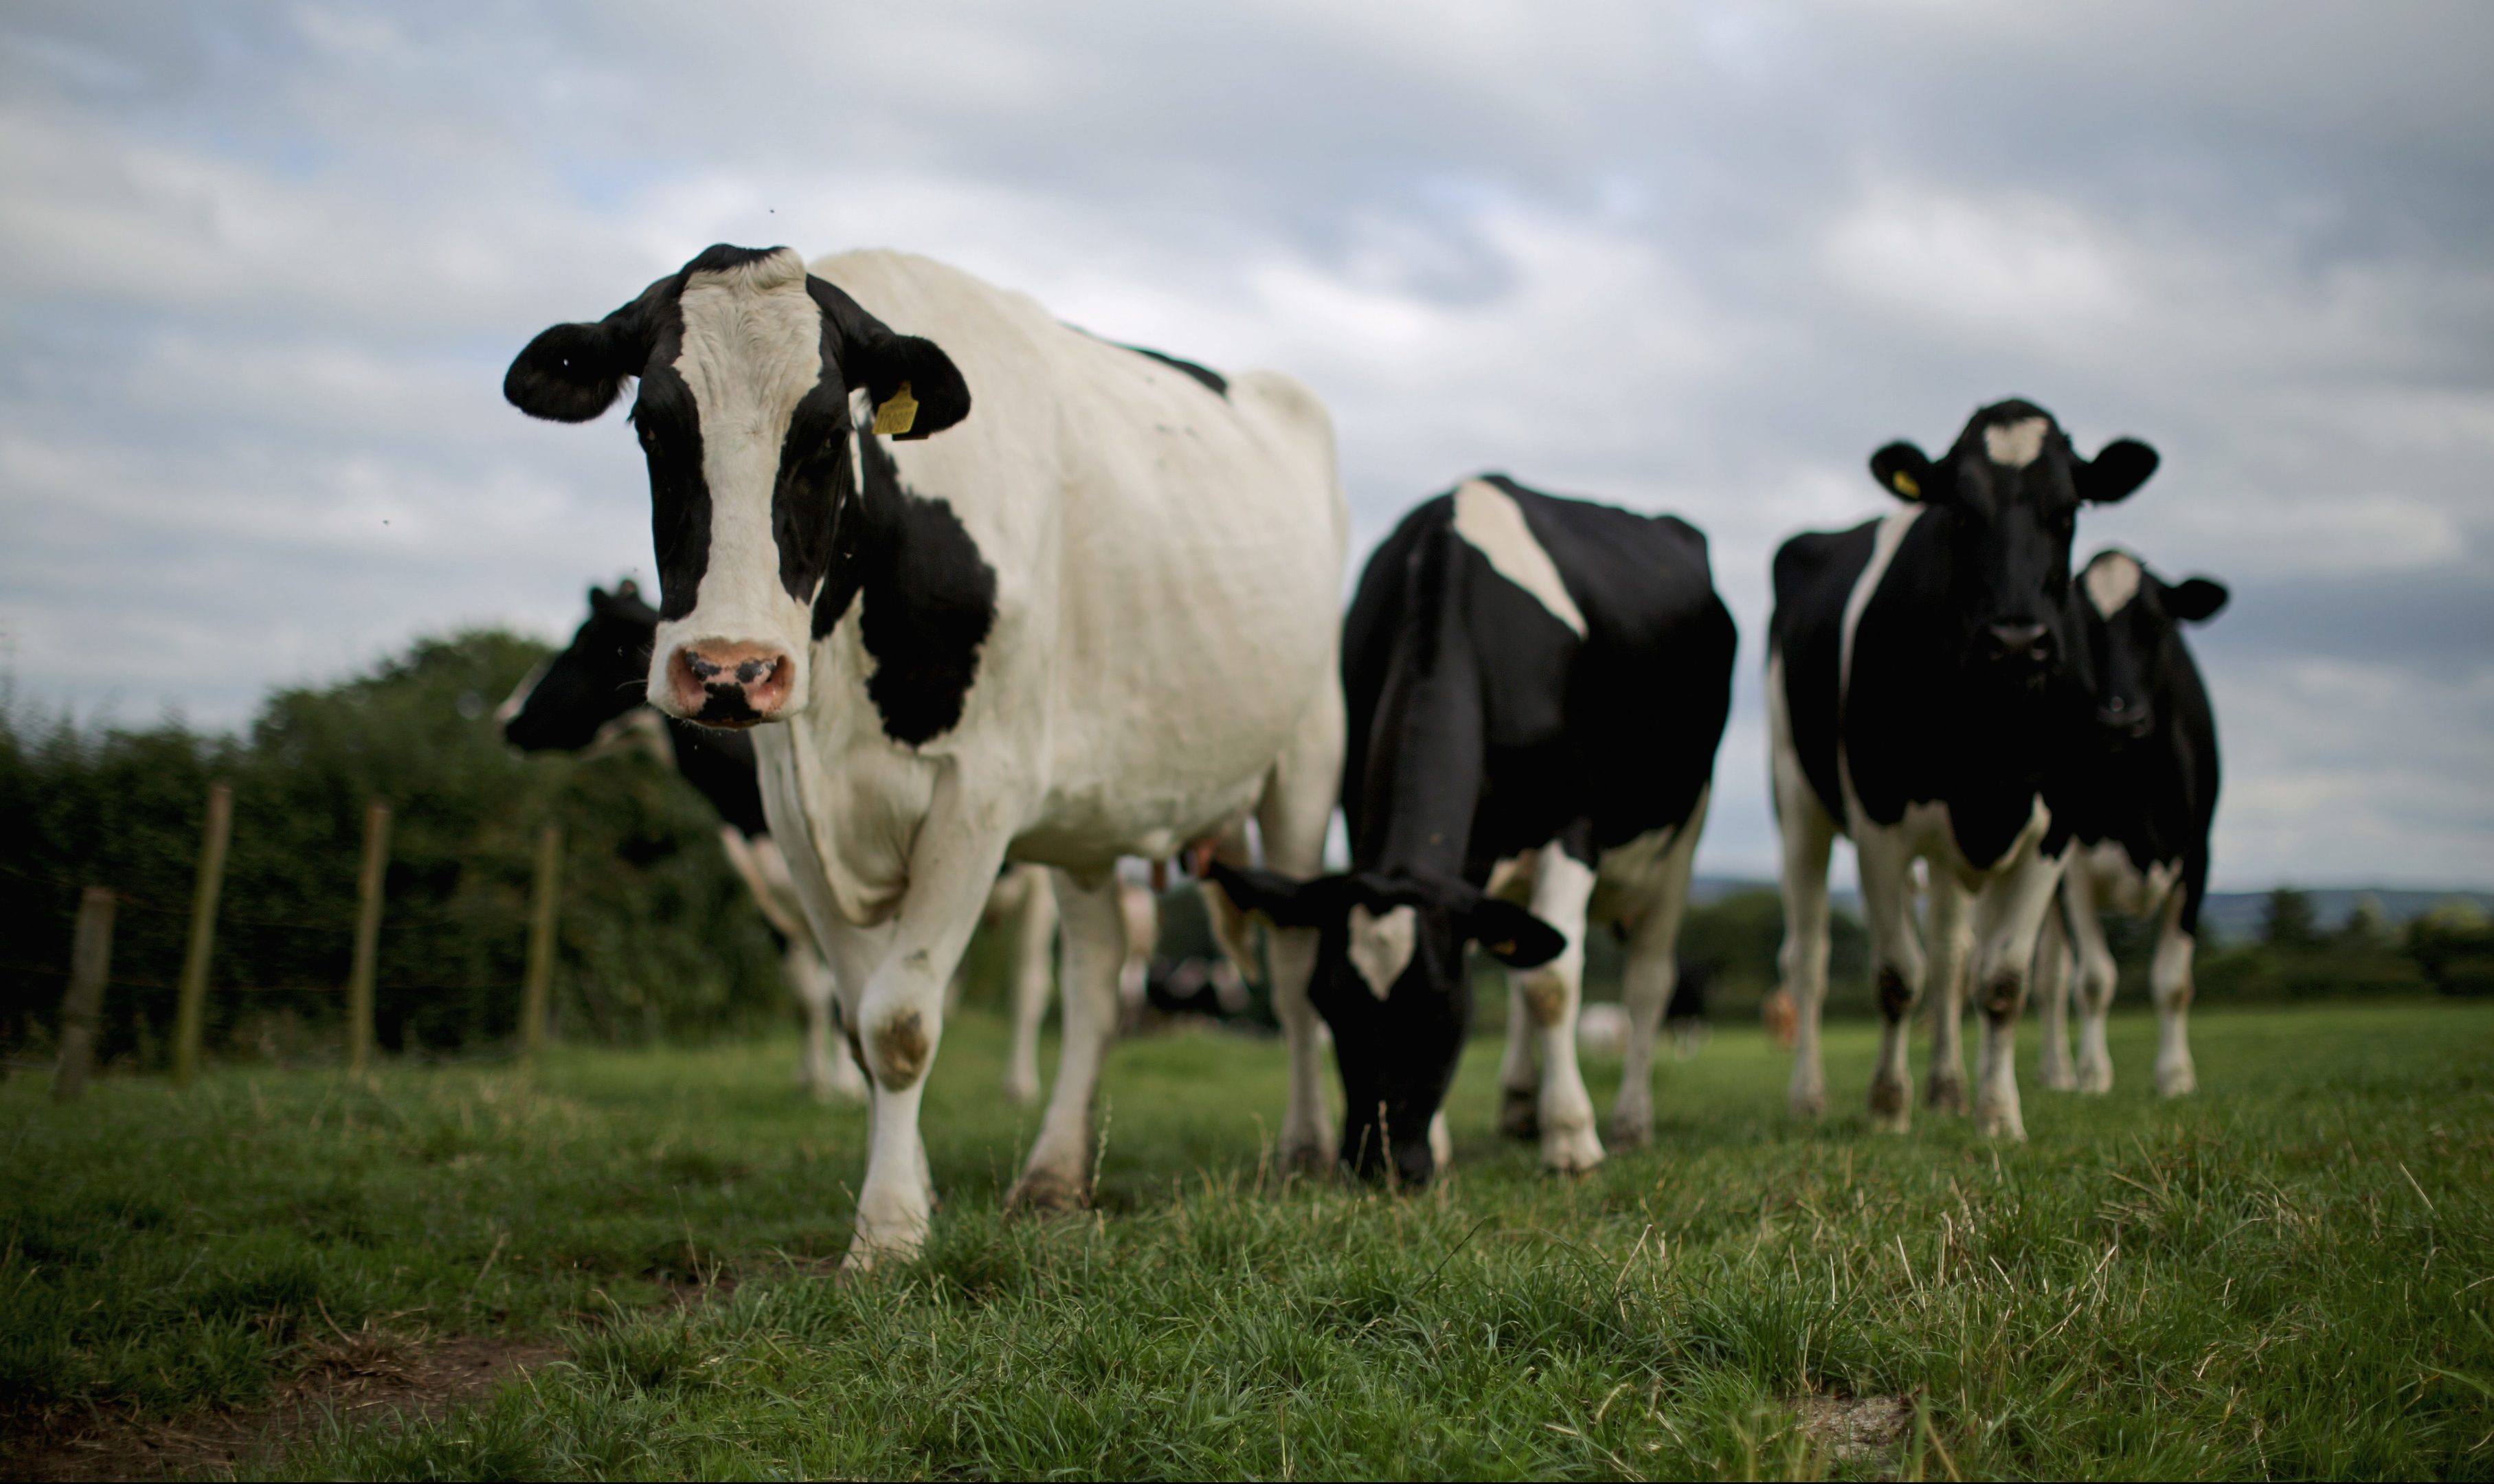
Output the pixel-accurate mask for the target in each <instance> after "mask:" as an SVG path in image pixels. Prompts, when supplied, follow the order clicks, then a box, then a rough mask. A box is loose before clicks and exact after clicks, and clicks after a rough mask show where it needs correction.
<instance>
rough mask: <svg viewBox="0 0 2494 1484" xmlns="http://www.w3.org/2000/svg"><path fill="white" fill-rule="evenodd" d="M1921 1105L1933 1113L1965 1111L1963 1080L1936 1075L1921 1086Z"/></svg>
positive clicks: (1961, 1078)
mask: <svg viewBox="0 0 2494 1484" xmlns="http://www.w3.org/2000/svg"><path fill="white" fill-rule="evenodd" d="M1923 1105H1924V1106H1925V1107H1928V1108H1930V1109H1931V1111H1932V1112H1935V1113H1962V1112H1964V1111H1965V1078H1963V1077H1957V1076H1941V1075H1937V1074H1936V1073H1935V1074H1933V1075H1932V1076H1931V1080H1930V1081H1928V1082H1926V1083H1925V1084H1924V1085H1923Z"/></svg>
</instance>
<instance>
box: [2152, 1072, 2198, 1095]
mask: <svg viewBox="0 0 2494 1484" xmlns="http://www.w3.org/2000/svg"><path fill="white" fill-rule="evenodd" d="M2199 1090H2200V1076H2199V1074H2198V1073H2196V1072H2194V1071H2192V1070H2191V1069H2190V1068H2189V1067H2176V1068H2174V1069H2173V1070H2171V1071H2168V1070H2166V1069H2165V1068H2162V1067H2160V1068H2158V1069H2157V1072H2156V1093H2157V1096H2158V1097H2162V1098H2187V1097H2189V1096H2191V1094H2193V1093H2195V1092H2198V1091H2199Z"/></svg>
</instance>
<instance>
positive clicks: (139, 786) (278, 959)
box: [0, 630, 2494, 1068]
mask: <svg viewBox="0 0 2494 1484" xmlns="http://www.w3.org/2000/svg"><path fill="white" fill-rule="evenodd" d="M545 652H546V647H545V646H544V645H543V644H541V643H539V642H537V641H535V640H531V639H527V638H523V637H520V636H517V635H513V634H510V633H506V632H502V631H500V630H471V631H468V632H463V633H458V634H453V635H449V636H446V637H440V638H430V639H424V640H420V641H418V642H416V643H415V644H414V645H412V646H411V647H410V648H409V649H408V650H407V651H405V652H404V653H401V654H398V655H394V656H392V657H390V658H388V659H387V660H384V661H383V662H381V663H380V664H378V665H376V666H374V667H373V668H372V669H370V670H369V671H367V672H365V673H363V674H360V675H356V676H353V677H350V678H349V679H348V680H345V681H340V682H338V683H335V684H330V685H324V686H300V687H289V688H285V689H280V690H278V691H275V692H274V693H272V694H271V695H270V696H269V697H268V699H267V701H266V702H265V703H264V704H263V705H262V706H261V707H260V709H259V713H258V715H257V716H256V717H255V718H254V719H253V720H252V722H251V724H250V725H249V726H248V727H247V728H245V729H244V730H243V731H241V732H240V733H222V732H215V731H203V730H198V729H194V728H192V727H190V726H188V725H186V724H185V723H183V722H182V721H181V720H180V719H179V718H178V717H168V718H167V719H164V720H162V721H159V722H158V723H156V724H154V725H152V726H142V727H124V726H111V725H83V726H82V725H79V724H77V723H76V722H75V721H73V720H72V719H71V718H68V717H66V716H62V715H58V714H54V713H47V712H42V711H40V710H39V709H36V708H32V707H29V706H25V705H22V704H19V703H17V702H16V701H15V698H14V697H10V696H6V695H0V935H5V936H0V1056H5V1057H7V1058H9V1059H12V1060H17V1061H27V1060H36V1059H40V1058H42V1057H43V1056H45V1055H46V1054H47V1053H48V1051H49V1048H50V1047H51V1045H53V1042H54V1038H55V1037H56V1035H57V1028H58V1015H59V1009H60V1001H61V995H62V990H63V987H64V985H65V984H66V982H67V978H68V973H69V958H70V943H71V923H72V918H73V915H74V913H75V911H76V902H77V896H78V892H79V889H80V888H82V887H86V886H104V887H108V888H110V889H112V890H113V891H114V892H115V893H116V894H117V895H118V896H119V898H120V903H121V905H120V911H119V913H118V918H117V926H116V928H115V933H114V940H113V950H112V963H111V982H110V984H109V986H108V990H107V993H106V1003H105V1009H104V1015H103V1020H102V1023H101V1025H100V1027H99V1040H98V1047H97V1049H98V1053H99V1055H100V1056H101V1057H102V1058H103V1059H104V1060H105V1061H106V1063H111V1062H115V1061H118V1062H122V1063H124V1064H130V1065H136V1066H139V1067H149V1068H152V1067H158V1066H162V1065H163V1064H164V1063H165V1061H166V1059H167V1055H168V1054H169V1045H170V1037H171V1030H172V1024H173V1016H174V1002H175V994H174V984H175V981H176V979H177V978H178V976H179V973H180V969H181V958H182V953H183V945H184V934H185V931H186V929H187V926H188V914H189V910H190V897H191V891H192V885H193V878H194V873H195V871H196V868H197V861H198V848H199V838H200V830H201V826H202V818H203V815H204V813H205V809H206V799H207V793H208V789H209V785H210V784H211V783H212V782H215V781H219V780H223V781H225V782H228V783H229V784H230V785H231V786H232V789H233V798H234V804H233V809H234V816H233V827H232V843H231V847H230V855H229V859H228V866H227V871H226V885H225V893H224V902H223V906H222V909H221V911H220V913H219V917H218V923H217V934H216V953H215V957H214V959H213V960H212V962H211V965H210V977H209V985H210V989H209V996H208V1019H207V1034H206V1043H207V1045H208V1048H209V1052H210V1054H211V1055H212V1056H218V1055H222V1056H226V1057H233V1056H238V1055H241V1056H259V1057H280V1058H288V1059H293V1058H299V1057H316V1056H324V1055H331V1054H335V1047H336V1046H337V1045H338V1044H339V1027H340V1025H341V1023H342V1017H343V1012H344V1005H345V990H344V986H345V984H346V981H347V975H348V968H349V961H350V954H351V951H352V933H353V923H354V910H355V876H356V863H357V862H356V857H357V852H358V849H359V847H360V844H361V834H362V828H363V819H364V811H365V808H366V806H367V805H368V804H369V803H372V802H373V801H375V800H380V801H383V802H386V803H389V804H390V806H391V808H392V810H393V812H394V815H395V824H394V828H393V831H392V838H391V842H390V853H389V863H388V871H387V875H386V879H385V898H384V900H385V905H384V907H383V915H382V924H381V934H380V959H379V972H378V974H377V979H378V986H377V997H376V1011H377V1015H376V1021H377V1031H378V1035H379V1040H380V1045H381V1047H382V1048H383V1049H384V1050H388V1051H392V1052H397V1053H400V1054H409V1055H423V1056H463V1055H477V1054H494V1053H497V1052H499V1051H501V1050H502V1049H505V1048H507V1046H508V1045H509V1043H510V1039H511V1037H512V1035H513V1033H514V1030H515V1027H516V1025H517V1022H518V1016H519V1000H520V985H521V983H522V979H523V975H524V972H525V956H526V951H527V932H528V913H529V892H530V885H531V878H532V866H533V853H534V850H535V846H536V840H537V835H538V832H539V830H540V828H541V827H542V826H543V825H545V824H547V823H549V822H552V823H556V824H559V825H561V826H562V829H563V842H564V845H563V893H562V909H561V917H560V927H559V932H558V937H557V945H558V953H557V959H556V972H555V977H554V996H553V1016H554V1022H555V1026H556V1029H557V1031H558V1033H559V1034H560V1035H561V1036H563V1038H565V1039H568V1040H573V1041H593V1042H602V1043H609V1044H631V1043H638V1042H645V1041H652V1040H661V1039H664V1040H685V1039H693V1038H700V1037H708V1036H716V1035H721V1034H736V1033H742V1032H745V1031H750V1030H754V1029H758V1028H760V1027H763V1026H766V1025H771V1024H776V1023H779V1022H780V1021H781V1019H782V1017H784V1016H786V1015H789V1013H790V1012H789V1009H788V1004H787V1000H788V996H787V991H786V988H785V986H784V984H783V982H782V980H781V978H780V974H779V968H778V949H777V945H776V942H775V941H774V939H773V937H772V934H771V932H770V929H769V927H768V926H767V925H766V924H764V922H763V921H762V918H761V916H760V914H759V913H758V912H757V911H756V910H755V909H754V907H753V905H752V903H751V901H750V899H749V898H748V897H747V895H746V893H745V889H744V886H743V884H742V883H741V882H740V881H739V880H738V879H737V878H736V877H735V875H734V874H733V873H732V872H731V871H730V870H729V868H728V866H727V863H726V861H725V858H724V856H723V855H722V853H721V852H720V850H719V848H718V845H717V842H716V836H717V822H716V819H715V816H714V815H713V814H712V813H711V811H710V808H709V806H708V805H707V804H706V803H704V802H703V801H702V800H701V798H700V797H699V796H698V795H696V794H695V793H693V792H692V790H691V789H690V788H688V787H687V786H685V785H684V783H683V782H682V781H681V780H680V779H679V778H677V777H676V776H675V774H674V772H672V771H671V770H668V769H666V768H664V767H663V766H661V765H660V764H659V763H658V762H657V760H656V759H654V757H651V756H649V755H647V754H645V753H643V752H641V751H640V750H638V749H624V750H621V751H618V752H616V753H613V754H610V755H606V756H601V757H593V758H571V757H556V756H537V757H528V758H523V757H520V756H517V755H515V754H514V753H513V752H512V751H511V750H510V749H509V748H507V747H505V746H504V745H503V743H502V741H501V739H500V737H499V736H498V735H497V733H496V730H495V727H494V723H493V718H492V715H491V712H492V710H493V708H494V706H495V704H496V703H497V702H499V701H500V700H501V699H502V697H503V696H504V695H506V694H508V692H509V691H510V689H511V687H512V686H513V685H514V684H515V683H517V681H519V679H520V678H521V677H522V676H524V675H525V674H526V673H527V672H528V670H529V669H530V667H531V666H532V665H533V664H534V663H536V661H537V660H538V659H539V658H541V657H543V655H544V654H545ZM1171 906H1172V908H1175V909H1178V910H1177V911H1176V912H1175V913H1173V915H1172V916H1173V919H1175V920H1183V921H1192V919H1191V918H1189V917H1188V914H1187V913H1186V911H1185V910H1184V909H1185V908H1187V907H1189V906H1191V904H1189V903H1184V902H1178V901H1173V902H1172V903H1171ZM1172 925H1176V924H1175V922H1174V921H1173V924H1172ZM1832 926H1833V943H1832V962H1831V965H1830V969H1831V974H1830V981H1831V984H1830V991H1831V992H1830V1010H1831V1011H1832V1012H1834V1013H1836V1014H1840V1015H1843V1014H1852V1015H1868V1014H1870V992H1869V988H1868V984H1867V979H1866V975H1867V960H1868V940H1867V936H1866V934H1865V933H1864V931H1863V927H1862V924H1861V923H1860V921H1859V920H1858V919H1857V918H1855V917H1853V916H1852V915H1851V914H1848V913H1844V912H1842V911H1839V912H1837V913H1836V914H1835V915H1834V922H1833V924H1832ZM2109 928H2110V937H2111V941H2112V944H2113V946H2114V951H2115V955H2116V957H2117V958H2118V960H2119V961H2120V964H2121V968H2122V993H2123V995H2124V997H2125V998H2126V999H2131V1000H2137V1001H2142V1002H2144V998H2145V994H2146V989H2145V984H2146V973H2147V960H2148V956H2149V954H2150V952H2151V951H2152V948H2153V944H2154V934H2153V930H2152V928H2151V926H2150V925H2149V924H2144V923H2133V922H2129V921H2127V920H2120V919H2113V920H2109ZM1782 931H1783V923H1782V909H1781V905H1780V903H1779V900H1778V897H1777V893H1775V892H1773V891H1771V890H1765V889H1749V890H1742V891H1735V892H1732V893H1727V894H1725V895H1722V896H1720V897H1718V898H1717V899H1715V900H1713V901H1710V902H1708V903H1706V904H1705V905H1702V906H1696V907H1692V908H1691V909H1690V910H1689V913H1688V920H1687V924H1686V926H1685V929H1684V932H1683V937H1682V946H1681V947H1682V957H1683V959H1684V960H1685V961H1687V962H1689V963H1692V964H1696V965H1699V966H1702V967H1703V968H1705V969H1706V970H1707V971H1709V973H1710V975H1711V978H1712V981H1713V986H1714V993H1713V998H1714V1009H1715V1013H1716V1015H1718V1017H1720V1018H1725V1019H1731V1018H1736V1017H1740V1016H1744V1015H1750V1014H1753V1013H1754V1012H1755V1008H1756V1005H1757V1002H1758V1000H1759V999H1760V997H1762V996H1763V995H1765V994H1766V993H1767V992H1768V991H1769V990H1770V989H1771V988H1773V986H1774V984H1775V983H1776V951H1777V948H1778V945H1779V942H1780V941H1781V937H1782ZM1196 935H1197V936H1202V934H1201V932H1200V931H1199V932H1198V933H1197V934H1196ZM1165 947H1167V945H1165ZM1004 973H1005V966H1004V964H1003V961H1002V957H1001V955H1000V954H999V953H998V952H997V951H996V946H995V945H992V944H983V945H981V946H980V947H979V949H977V950H974V952H973V954H972V955H971V959H970V970H969V976H968V977H969V981H970V984H969V995H970V998H971V999H972V1001H973V1002H974V1003H975V1002H980V1001H986V1000H990V999H1000V998H1001V992H1002V991H1001V981H1002V979H1003V977H1004ZM1586 974H1587V989H1588V992H1589V993H1590V994H1591V995H1592V996H1593V997H1595V998H1616V997H1617V995H1618V984H1617V981H1618V975H1619V954H1618V949H1617V945H1616V944H1614V943H1612V942H1611V941H1610V938H1609V935H1608V934H1607V933H1603V932H1599V931H1597V932H1596V933H1595V934H1593V936H1592V940H1591V941H1590V942H1589V943H1588V944H1587V963H1586ZM2198 979H2199V989H2200V995H2201V998H2202V999H2203V1001H2205V1002H2211V1003H2223V1002H2227V1001H2275V1000H2292V999H2300V998H2311V997H2316V996H2344V995H2384V994H2422V993H2429V992H2432V991H2434V990H2440V991H2443V992H2446V993H2488V992H2494V928H2489V926H2488V924H2487V923H2486V920H2485V917H2484V914H2482V913H2481V912H2476V911H2475V910H2474V909H2470V908H2465V907H2463V906H2459V905H2456V904H2454V905H2453V906H2450V907H2447V908H2444V909H2439V910H2437V911H2436V912H2434V913H2430V914H2427V915H2426V916H2424V917H2422V918H2418V919H2417V920H2416V921H2414V922H2412V923H2409V924H2404V925H2395V926H2394V925H2393V924H2389V923H2388V922H2387V921H2385V920H2384V919H2383V918H2382V916H2381V914H2380V913H2379V912H2378V911H2377V910H2374V911H2367V910H2365V909H2363V908H2359V909H2358V910H2357V912H2356V913H2355V914H2354V915H2353V916H2352V917H2351V918H2350V919H2349V920H2348V922H2346V923H2345V924H2340V925H2339V926H2337V927H2335V928H2331V929H2327V930H2325V929H2323V928H2321V927H2320V926H2318V925H2317V924H2316V923H2315V922H2314V918H2313V912H2312V906H2311V902H2310V901H2309V899H2308V898H2306V897H2305V896H2304V895H2303V894H2302V893H2298V892H2295V891H2292V890H2288V889H2280V890H2279V891H2278V892H2276V893H2273V894H2272V895H2271V897H2270V901H2269V908H2268V914H2267V920H2266V924H2265V925H2264V928H2263V931H2262V934H2261V936H2260V938H2259V940H2258V941H2254V942H2247V943H2231V944H2230V943H2214V942H2206V941H2204V943H2203V946H2202V951H2201V962H2200V966H2199V974H2198ZM1484 989H1485V991H1487V992H1484V993H1483V994H1482V995H1481V997H1480V1000H1479V1003H1480V1006H1481V1009H1482V1012H1483V1015H1482V1016H1481V1025H1482V1028H1483V1029H1493V1028H1495V1027H1496V1025H1497V1024H1498V1022H1499V1020H1500V1017H1501V1012H1502V1011H1503V1008H1504V993H1503V986H1497V985H1492V984H1484Z"/></svg>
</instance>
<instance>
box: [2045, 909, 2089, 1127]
mask: <svg viewBox="0 0 2494 1484" xmlns="http://www.w3.org/2000/svg"><path fill="white" fill-rule="evenodd" d="M2072 972H2073V968H2072V964H2071V962H2070V940H2069V926H2068V923H2067V920H2066V918H2065V916H2064V914H2063V911H2062V907H2061V904H2060V903H2059V902H2054V903H2053V905H2052V906H2050V907H2047V908H2046V909H2045V910H2044V926H2043V928H2042V930H2041V931H2039V932H2037V933H2036V934H2035V994H2036V997H2037V998H2038V999H2039V1000H2040V1001H2041V1002H2042V1004H2043V1008H2044V1053H2043V1057H2042V1061H2041V1064H2040V1072H2041V1075H2042V1076H2043V1078H2044V1085H2045V1086H2047V1087H2050V1088H2052V1089H2053V1090H2054V1091H2056V1092H2068V1091H2070V1090H2071V1089H2072V1088H2074V1087H2076V1086H2078V1085H2079V1084H2078V1078H2077V1076H2076V1075H2074V1074H2072V1072H2071V1071H2070V976H2071V973H2072Z"/></svg>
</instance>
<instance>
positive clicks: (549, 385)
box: [502, 299, 651, 422]
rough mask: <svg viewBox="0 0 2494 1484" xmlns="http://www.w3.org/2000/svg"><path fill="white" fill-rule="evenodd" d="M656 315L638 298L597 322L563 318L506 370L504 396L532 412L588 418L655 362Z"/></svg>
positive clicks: (610, 404) (559, 419) (554, 418)
mask: <svg viewBox="0 0 2494 1484" xmlns="http://www.w3.org/2000/svg"><path fill="white" fill-rule="evenodd" d="M649 326H650V317H649V315H648V313H647V312H646V311H645V309H644V308H643V301H642V300H640V299H635V300H633V301H632V302H631V303H629V304H626V305H624V307H623V308H622V309H619V310H617V311H616V312H615V313H613V314H611V315H609V316H607V317H606V318H603V319H600V320H598V321H597V322H596V323H595V324H558V325H556V326H555V327H554V328H553V329H550V330H547V331H546V332H544V333H543V334H541V335H539V336H538V337H537V338H536V339H534V340H532V341H530V342H529V346H528V348H527V349H525V350H522V351H521V352H520V354H519V358H518V359H517V360H514V361H513V362H511V369H510V370H509V371H507V372H505V373H503V375H502V400H503V401H505V402H508V403H509V404H510V405H511V406H513V407H515V408H518V409H520V410H521V411H523V412H526V413H528V414H529V415H530V416H531V417H543V418H547V419H550V420H552V421H554V422H587V421H589V420H590V419H591V418H593V417H595V416H596V415H597V414H598V413H600V412H603V411H605V410H606V409H608V408H611V407H613V406H614V405H615V399H616V398H617V397H620V396H622V395H623V394H624V381H625V380H626V379H630V378H632V377H637V376H639V375H640V374H641V371H642V368H644V367H646V366H647V365H649V363H650V344H651V342H650V328H649Z"/></svg>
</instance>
